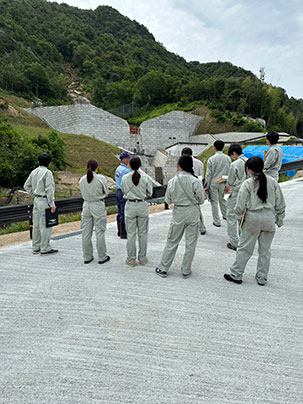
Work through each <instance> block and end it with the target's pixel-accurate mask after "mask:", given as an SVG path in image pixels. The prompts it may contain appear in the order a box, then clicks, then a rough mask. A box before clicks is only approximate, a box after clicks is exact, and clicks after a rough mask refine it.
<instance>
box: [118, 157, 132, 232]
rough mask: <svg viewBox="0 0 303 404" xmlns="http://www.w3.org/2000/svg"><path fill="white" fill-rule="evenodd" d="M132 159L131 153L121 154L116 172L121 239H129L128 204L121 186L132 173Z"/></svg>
mask: <svg viewBox="0 0 303 404" xmlns="http://www.w3.org/2000/svg"><path fill="white" fill-rule="evenodd" d="M130 158H131V155H130V154H129V153H127V152H123V153H121V154H120V160H121V163H120V165H119V166H118V167H117V169H116V172H115V181H116V186H117V192H116V198H117V205H118V215H117V227H118V236H119V237H121V238H127V233H126V228H125V219H124V208H125V204H126V199H124V198H123V192H122V190H121V184H122V178H123V176H124V175H125V174H128V173H130V172H131V170H130V168H129V167H128V163H129V160H130Z"/></svg>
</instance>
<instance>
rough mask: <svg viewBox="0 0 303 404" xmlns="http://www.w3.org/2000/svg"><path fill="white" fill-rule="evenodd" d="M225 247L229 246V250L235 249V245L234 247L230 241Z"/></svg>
mask: <svg viewBox="0 0 303 404" xmlns="http://www.w3.org/2000/svg"><path fill="white" fill-rule="evenodd" d="M226 246H227V248H229V249H230V250H234V251H237V247H235V246H234V245H232V244H231V243H227V245H226Z"/></svg>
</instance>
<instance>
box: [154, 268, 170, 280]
mask: <svg viewBox="0 0 303 404" xmlns="http://www.w3.org/2000/svg"><path fill="white" fill-rule="evenodd" d="M155 272H156V274H157V275H159V276H161V278H166V277H167V272H165V271H161V269H160V268H156V269H155Z"/></svg>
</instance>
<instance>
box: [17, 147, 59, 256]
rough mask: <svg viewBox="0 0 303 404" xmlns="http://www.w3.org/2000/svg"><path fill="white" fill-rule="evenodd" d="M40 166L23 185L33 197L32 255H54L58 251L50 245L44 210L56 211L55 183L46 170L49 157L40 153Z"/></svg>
mask: <svg viewBox="0 0 303 404" xmlns="http://www.w3.org/2000/svg"><path fill="white" fill-rule="evenodd" d="M38 160H39V164H40V166H39V167H37V168H36V169H35V170H33V171H32V172H31V173H30V175H29V177H28V179H27V180H26V182H25V184H24V189H25V191H26V192H28V193H30V194H32V195H34V196H35V199H34V208H33V241H32V246H33V254H39V253H40V254H42V255H44V254H54V253H57V252H58V250H56V249H54V248H52V247H51V245H50V238H51V234H52V227H46V220H45V209H48V208H51V212H52V213H54V212H55V210H56V205H55V196H54V195H55V182H54V177H53V174H52V172H51V171H50V170H49V169H48V168H47V167H48V166H49V164H50V162H51V156H50V155H49V154H47V153H42V154H40V156H39V159H38Z"/></svg>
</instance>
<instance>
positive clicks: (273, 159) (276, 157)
mask: <svg viewBox="0 0 303 404" xmlns="http://www.w3.org/2000/svg"><path fill="white" fill-rule="evenodd" d="M282 159H283V152H282V149H281V147H280V146H278V145H277V144H273V145H272V146H270V148H269V149H268V151H267V153H266V157H265V161H264V174H266V175H270V176H271V177H273V178H274V179H275V180H276V181H279V171H280V168H281V166H282Z"/></svg>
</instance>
